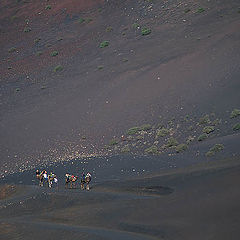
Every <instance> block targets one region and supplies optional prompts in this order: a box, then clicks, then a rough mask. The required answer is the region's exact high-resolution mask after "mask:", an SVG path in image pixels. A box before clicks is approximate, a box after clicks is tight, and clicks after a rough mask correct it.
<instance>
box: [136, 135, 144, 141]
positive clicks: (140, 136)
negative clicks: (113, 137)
mask: <svg viewBox="0 0 240 240" xmlns="http://www.w3.org/2000/svg"><path fill="white" fill-rule="evenodd" d="M143 139H144V137H143V136H142V135H138V136H136V140H143Z"/></svg>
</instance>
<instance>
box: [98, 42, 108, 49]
mask: <svg viewBox="0 0 240 240" xmlns="http://www.w3.org/2000/svg"><path fill="white" fill-rule="evenodd" d="M108 45H109V41H103V42H101V43H100V45H99V47H100V48H105V47H107V46H108Z"/></svg>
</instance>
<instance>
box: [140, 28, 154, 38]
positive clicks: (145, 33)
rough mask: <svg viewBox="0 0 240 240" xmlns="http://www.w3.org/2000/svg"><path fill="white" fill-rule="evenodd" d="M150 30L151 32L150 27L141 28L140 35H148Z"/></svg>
mask: <svg viewBox="0 0 240 240" xmlns="http://www.w3.org/2000/svg"><path fill="white" fill-rule="evenodd" d="M151 32H152V30H151V29H150V28H146V27H144V28H142V30H141V33H142V36H145V35H149V34H150V33H151Z"/></svg>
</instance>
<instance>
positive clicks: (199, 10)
mask: <svg viewBox="0 0 240 240" xmlns="http://www.w3.org/2000/svg"><path fill="white" fill-rule="evenodd" d="M204 11H205V9H204V8H199V9H198V10H197V13H202V12H204Z"/></svg>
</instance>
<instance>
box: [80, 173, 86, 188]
mask: <svg viewBox="0 0 240 240" xmlns="http://www.w3.org/2000/svg"><path fill="white" fill-rule="evenodd" d="M85 181H86V176H85V174H84V173H83V174H82V177H81V189H82V190H84V184H85V183H86V182H85Z"/></svg>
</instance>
